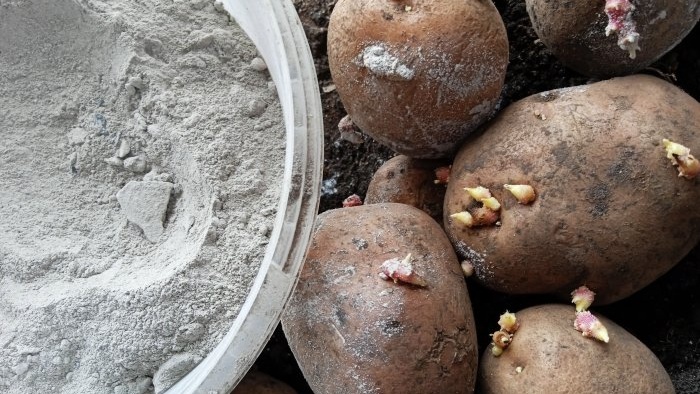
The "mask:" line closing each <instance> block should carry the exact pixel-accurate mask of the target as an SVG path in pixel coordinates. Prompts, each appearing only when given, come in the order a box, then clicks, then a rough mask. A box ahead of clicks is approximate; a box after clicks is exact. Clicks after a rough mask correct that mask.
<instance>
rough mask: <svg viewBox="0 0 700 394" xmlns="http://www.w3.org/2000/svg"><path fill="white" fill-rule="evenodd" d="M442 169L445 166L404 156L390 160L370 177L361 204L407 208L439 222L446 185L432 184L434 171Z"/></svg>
mask: <svg viewBox="0 0 700 394" xmlns="http://www.w3.org/2000/svg"><path fill="white" fill-rule="evenodd" d="M446 165H447V163H446V162H440V161H435V160H419V159H412V158H410V157H408V156H404V155H398V156H395V157H392V158H391V159H389V160H387V161H386V162H385V163H384V164H382V166H381V167H379V169H378V170H377V171H376V172H375V173H374V175H373V176H372V179H371V180H370V182H369V186H368V187H367V194H366V195H365V204H377V203H382V202H396V203H401V204H407V205H411V206H414V207H416V208H418V209H420V210H422V211H423V212H425V213H427V214H428V215H430V217H432V218H433V219H435V220H437V221H440V222H442V204H443V202H444V201H445V190H446V189H447V185H444V184H436V183H435V169H436V168H439V167H442V166H446Z"/></svg>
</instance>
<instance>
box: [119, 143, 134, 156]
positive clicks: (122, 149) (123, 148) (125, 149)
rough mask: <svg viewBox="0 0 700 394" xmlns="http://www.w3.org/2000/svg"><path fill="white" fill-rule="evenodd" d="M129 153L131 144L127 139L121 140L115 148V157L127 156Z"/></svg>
mask: <svg viewBox="0 0 700 394" xmlns="http://www.w3.org/2000/svg"><path fill="white" fill-rule="evenodd" d="M129 153H131V144H130V143H129V141H127V140H122V142H121V143H120V144H119V149H118V150H117V157H118V158H120V159H123V158H125V157H126V156H128V155H129Z"/></svg>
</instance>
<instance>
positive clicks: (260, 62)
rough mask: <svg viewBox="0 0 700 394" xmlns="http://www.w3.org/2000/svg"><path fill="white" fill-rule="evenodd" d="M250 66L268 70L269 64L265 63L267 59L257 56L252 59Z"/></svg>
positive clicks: (255, 68)
mask: <svg viewBox="0 0 700 394" xmlns="http://www.w3.org/2000/svg"><path fill="white" fill-rule="evenodd" d="M250 68H251V69H253V70H255V71H260V72H263V71H265V70H267V64H265V61H264V60H263V59H262V58H260V57H256V58H254V59H253V60H251V61H250Z"/></svg>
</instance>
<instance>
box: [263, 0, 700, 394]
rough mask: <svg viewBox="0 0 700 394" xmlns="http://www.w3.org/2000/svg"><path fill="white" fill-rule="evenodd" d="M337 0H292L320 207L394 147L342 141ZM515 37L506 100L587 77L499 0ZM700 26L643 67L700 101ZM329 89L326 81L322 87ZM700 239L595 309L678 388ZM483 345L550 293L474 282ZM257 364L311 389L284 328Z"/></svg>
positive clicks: (695, 380)
mask: <svg viewBox="0 0 700 394" xmlns="http://www.w3.org/2000/svg"><path fill="white" fill-rule="evenodd" d="M335 2H336V0H294V5H295V7H296V8H297V11H298V13H299V16H300V18H301V21H302V24H303V26H304V29H305V31H306V35H307V37H308V40H309V44H310V46H311V50H312V52H313V55H314V59H315V64H316V71H317V75H318V81H319V85H320V88H321V92H322V93H321V97H322V101H323V111H324V127H325V166H324V189H323V195H322V197H321V204H320V209H319V212H323V211H325V210H328V209H333V208H338V207H340V206H341V205H342V200H343V199H345V198H346V197H348V196H350V195H351V194H354V193H356V194H358V195H360V196H364V193H365V191H366V190H367V185H368V183H369V180H370V179H371V177H372V174H373V173H374V171H376V169H377V168H379V166H380V165H381V164H382V163H383V162H384V161H386V160H387V159H389V158H391V157H392V156H393V153H392V152H391V151H390V150H388V149H386V148H384V147H382V146H379V145H378V144H377V143H375V142H374V141H372V140H371V139H365V140H364V142H363V143H361V144H359V145H355V144H352V143H350V142H347V141H344V140H340V139H339V138H340V134H339V132H338V129H337V125H338V121H339V120H340V119H341V118H342V117H343V116H345V111H344V110H343V105H342V103H341V102H340V99H339V98H338V95H337V93H336V92H334V91H329V90H331V89H328V87H332V84H333V82H332V80H331V75H330V71H329V68H328V57H327V55H326V32H327V27H328V19H329V16H330V12H331V10H332V9H333V6H334V4H335ZM495 5H496V7H497V8H498V10H499V12H500V13H501V15H502V17H503V19H504V22H505V25H506V28H507V30H508V38H509V40H510V56H511V60H510V66H509V68H508V72H507V76H506V82H505V87H504V89H503V93H502V97H501V104H500V105H501V107H505V106H507V105H508V104H509V103H511V102H513V101H515V100H518V99H521V98H523V97H526V96H529V95H531V94H535V93H539V92H542V91H546V90H550V89H556V88H560V87H567V86H574V85H580V84H585V83H586V82H589V81H590V79H589V78H588V77H585V76H582V75H580V74H577V73H576V72H574V71H572V70H570V69H567V68H566V67H564V66H563V65H562V64H561V63H559V62H558V61H557V59H556V58H554V57H553V56H552V55H551V53H549V52H548V51H547V49H546V48H545V47H544V45H542V44H541V43H539V41H538V40H537V37H536V35H535V33H534V31H533V29H532V27H531V24H530V19H529V18H528V15H527V12H526V10H525V4H524V2H523V1H522V0H495ZM697 70H700V28H699V27H697V26H696V28H695V29H694V30H693V31H692V32H691V33H690V34H689V35H688V36H687V37H686V38H685V39H684V40H683V41H682V42H681V43H680V44H679V45H678V46H676V47H675V48H674V49H673V50H672V51H670V52H669V53H668V54H666V55H665V56H664V57H663V58H661V59H660V60H659V61H657V62H656V63H654V64H653V65H652V66H651V67H649V68H647V69H645V70H644V71H643V72H644V73H647V74H651V75H655V76H657V77H660V78H663V79H665V80H667V81H669V82H671V83H674V84H675V85H677V86H679V87H680V88H682V89H683V90H685V91H686V92H687V93H688V94H690V95H691V96H693V97H694V98H695V99H696V100H700V73H699V72H698V71H697ZM324 88H326V89H325V90H324ZM698 289H700V245H699V246H697V247H696V248H695V249H694V250H693V251H692V252H691V253H690V254H689V255H688V256H687V257H686V258H685V259H684V260H683V261H681V262H680V263H679V264H678V265H676V267H674V268H673V269H672V270H671V271H670V272H668V273H667V274H666V275H664V276H663V277H661V278H660V279H658V280H657V281H656V282H654V283H652V284H651V285H649V286H648V287H646V288H645V289H643V290H641V291H639V292H638V293H636V294H634V295H633V296H631V297H629V298H627V299H625V300H623V301H619V302H617V303H615V304H613V305H610V306H606V307H599V308H597V310H598V311H599V312H600V313H601V314H603V315H605V316H607V317H609V318H611V319H612V320H614V321H615V322H616V323H618V324H620V325H621V326H623V327H624V328H625V329H627V330H628V331H629V332H631V333H632V334H633V335H635V336H636V337H637V338H639V340H641V341H642V342H643V343H644V344H646V345H647V346H648V347H649V348H650V349H651V350H652V351H653V352H654V353H655V354H656V356H657V357H658V358H659V359H660V360H661V363H662V364H663V365H664V367H665V368H666V370H667V371H668V373H669V374H670V376H671V379H672V381H673V383H674V385H675V387H676V391H677V393H679V394H681V393H700V335H698V334H699V333H700V292H698ZM469 292H470V295H471V299H472V302H473V306H474V315H475V319H476V322H477V333H478V338H479V345H480V348H481V349H482V350H483V349H484V348H485V347H486V345H487V344H488V342H489V339H490V338H489V333H490V332H491V331H493V329H494V327H493V326H494V324H495V322H496V321H497V320H498V315H499V314H500V313H502V312H503V311H505V310H506V309H509V310H511V311H512V310H516V311H517V310H519V309H522V308H525V307H528V306H532V305H536V304H540V303H544V302H548V301H553V300H552V299H549V298H547V297H544V296H543V297H531V296H530V297H524V296H520V297H515V296H508V295H504V294H500V293H496V292H493V291H490V290H488V289H485V288H483V287H480V286H479V285H477V284H476V283H474V282H471V281H470V282H469ZM256 368H258V369H260V370H262V371H263V372H266V373H268V374H270V375H272V376H274V377H276V378H278V379H280V380H283V381H285V382H287V383H288V384H290V385H291V386H293V387H294V388H295V389H296V390H297V391H298V392H299V393H311V392H312V391H311V390H310V389H309V387H308V385H306V383H305V381H304V378H303V375H302V374H301V371H300V370H299V368H298V367H297V365H296V361H295V360H294V357H293V355H292V354H291V352H290V350H289V347H288V346H287V343H286V340H285V338H284V334H283V333H282V330H281V328H280V327H278V328H277V330H276V332H275V334H274V335H273V337H272V339H271V340H270V342H269V343H268V345H267V347H266V348H265V349H264V351H263V353H262V354H261V355H260V357H259V358H258V361H257V362H256Z"/></svg>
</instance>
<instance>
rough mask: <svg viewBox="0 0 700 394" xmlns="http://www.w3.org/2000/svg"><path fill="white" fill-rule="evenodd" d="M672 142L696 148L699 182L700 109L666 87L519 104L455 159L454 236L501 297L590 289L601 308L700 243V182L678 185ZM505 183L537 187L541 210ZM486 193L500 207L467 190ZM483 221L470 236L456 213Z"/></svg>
mask: <svg viewBox="0 0 700 394" xmlns="http://www.w3.org/2000/svg"><path fill="white" fill-rule="evenodd" d="M664 139H669V140H671V141H674V142H677V143H680V144H682V145H684V146H685V147H687V148H690V155H687V157H686V160H687V161H688V163H689V164H688V165H689V166H690V167H693V166H696V168H695V171H696V172H697V170H698V168H697V164H698V163H697V160H695V161H694V162H693V161H692V160H690V158H691V157H692V155H693V154H695V155H697V154H700V104H698V102H696V101H695V100H693V99H692V98H691V97H690V96H688V95H687V94H685V93H684V92H682V91H681V90H680V89H678V88H676V87H675V86H673V85H671V84H669V83H666V82H664V81H662V80H660V79H657V78H653V77H649V76H641V75H640V76H630V77H623V78H616V79H612V80H609V81H603V82H598V83H594V84H591V85H586V86H578V87H573V88H566V89H560V90H554V91H550V92H546V93H542V94H537V95H534V96H530V97H528V98H526V99H523V100H521V101H518V102H516V103H514V104H512V105H511V106H509V107H508V108H506V109H505V110H504V111H503V112H501V114H499V116H498V117H497V118H495V119H494V120H493V122H492V123H491V124H490V125H488V126H487V127H486V129H485V131H484V133H483V134H481V135H479V136H478V137H476V138H474V139H473V140H471V141H468V142H467V143H466V144H465V145H464V146H463V148H462V149H461V150H460V152H459V153H458V155H457V157H456V158H455V161H454V163H453V165H452V173H451V178H450V183H449V185H448V188H447V193H446V196H445V205H444V218H445V231H446V232H447V233H448V235H449V237H450V239H451V240H452V241H453V244H454V245H455V248H456V249H457V251H458V253H459V254H460V255H461V256H462V257H464V258H466V259H467V260H469V261H470V262H471V263H472V264H473V265H474V268H475V277H476V278H477V279H478V280H479V281H480V282H481V283H483V284H484V285H486V286H488V287H490V288H493V289H495V290H498V291H502V292H506V293H511V294H525V293H557V294H560V295H563V296H568V294H569V293H570V292H571V291H572V290H574V289H575V288H577V287H578V286H581V285H586V286H588V287H589V288H590V289H592V290H593V291H594V292H596V293H597V296H596V302H597V303H599V304H605V303H610V302H613V301H616V300H619V299H622V298H624V297H626V296H628V295H630V294H632V293H634V292H636V291H637V290H639V289H641V288H642V287H644V286H646V285H647V284H649V283H650V282H652V281H653V280H655V279H656V278H658V277H659V276H660V275H662V274H663V273H665V272H666V271H668V270H669V269H670V268H671V267H672V266H673V265H674V264H676V263H677V262H678V261H679V260H680V259H681V258H682V257H683V256H684V255H685V254H687V253H688V252H689V251H690V249H692V248H693V247H694V246H695V245H697V243H698V239H699V238H700V204H698V201H700V184H698V179H700V178H698V177H696V178H694V179H687V178H686V177H680V176H679V169H680V168H681V167H680V166H679V167H675V166H674V164H673V161H674V160H671V159H669V158H668V157H667V155H668V152H667V151H666V149H665V144H664V142H663V140H664ZM678 153H681V154H683V153H684V152H682V149H680V148H679V149H678ZM678 159H681V156H678ZM693 163H695V164H693ZM504 184H509V185H529V186H532V187H533V188H534V191H535V195H536V196H535V200H534V201H533V202H531V203H528V204H521V203H519V202H518V201H517V200H516V198H515V197H514V195H513V194H512V193H510V192H509V191H508V190H506V189H505V188H504ZM476 186H483V187H484V188H486V189H489V191H490V193H491V194H492V195H493V197H494V198H495V200H497V201H498V202H499V203H500V205H501V206H500V208H499V209H497V210H495V211H489V210H488V209H485V208H484V207H483V206H481V205H482V203H477V202H476V201H477V200H479V199H475V198H473V197H471V196H470V193H469V192H467V191H465V190H464V189H465V188H475V187H476ZM472 192H473V193H475V191H473V190H472ZM484 211H487V213H488V212H491V213H493V214H494V215H492V216H493V218H491V217H487V219H495V220H491V221H490V222H489V221H486V222H485V223H486V224H483V225H481V226H477V225H474V226H472V227H468V226H467V225H465V220H466V219H465V217H467V215H466V214H461V215H462V216H460V215H459V214H458V213H460V212H467V213H472V214H473V215H472V216H474V218H473V219H474V221H477V218H478V217H480V216H479V215H482V216H487V215H485V214H484ZM494 212H495V213H494ZM467 218H468V217H467Z"/></svg>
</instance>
